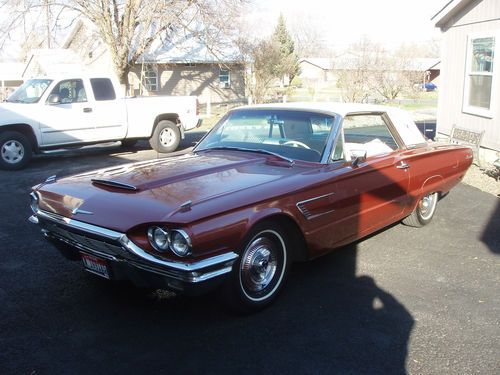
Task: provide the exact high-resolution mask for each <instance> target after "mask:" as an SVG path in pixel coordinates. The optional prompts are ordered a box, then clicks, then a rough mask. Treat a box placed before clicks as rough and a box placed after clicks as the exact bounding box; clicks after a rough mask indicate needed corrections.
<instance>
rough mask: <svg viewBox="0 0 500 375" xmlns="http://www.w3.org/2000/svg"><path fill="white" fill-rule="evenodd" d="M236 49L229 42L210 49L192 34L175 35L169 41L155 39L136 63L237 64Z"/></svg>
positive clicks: (238, 57)
mask: <svg viewBox="0 0 500 375" xmlns="http://www.w3.org/2000/svg"><path fill="white" fill-rule="evenodd" d="M242 61H243V59H242V56H241V54H240V52H239V50H238V48H237V47H236V46H235V45H234V44H232V43H230V42H227V41H226V42H220V43H218V47H217V49H211V48H209V47H208V46H207V45H206V44H204V43H202V42H201V41H200V40H199V39H198V38H197V37H196V36H195V35H193V34H177V35H175V36H173V37H172V38H171V39H170V40H168V41H165V40H160V39H157V40H156V41H155V42H153V44H152V45H151V47H150V48H149V49H148V51H146V52H145V53H144V54H143V55H142V57H140V58H139V59H138V61H137V63H156V64H161V63H238V62H242Z"/></svg>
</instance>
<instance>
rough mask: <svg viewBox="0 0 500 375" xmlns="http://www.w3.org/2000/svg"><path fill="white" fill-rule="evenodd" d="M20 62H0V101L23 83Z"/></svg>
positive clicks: (22, 65)
mask: <svg viewBox="0 0 500 375" xmlns="http://www.w3.org/2000/svg"><path fill="white" fill-rule="evenodd" d="M23 67H24V64H22V63H0V101H1V100H3V99H5V98H6V97H7V96H8V95H9V94H10V93H11V92H12V91H13V90H14V89H15V88H17V87H19V86H20V85H21V84H22V83H23V78H22V72H23Z"/></svg>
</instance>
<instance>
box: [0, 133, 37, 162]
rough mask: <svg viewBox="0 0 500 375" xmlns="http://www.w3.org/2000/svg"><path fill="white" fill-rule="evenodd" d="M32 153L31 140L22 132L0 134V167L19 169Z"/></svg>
mask: <svg viewBox="0 0 500 375" xmlns="http://www.w3.org/2000/svg"><path fill="white" fill-rule="evenodd" d="M32 155H33V150H32V145H31V142H30V141H29V139H28V138H27V137H26V136H25V135H24V134H22V133H19V132H16V131H7V132H5V133H1V134H0V168H2V169H7V170H17V169H21V168H23V167H24V166H25V165H26V164H27V163H28V162H29V161H30V159H31V157H32Z"/></svg>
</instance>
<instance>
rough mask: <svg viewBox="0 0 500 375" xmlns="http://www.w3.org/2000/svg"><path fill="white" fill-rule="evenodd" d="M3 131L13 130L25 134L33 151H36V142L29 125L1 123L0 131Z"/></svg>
mask: <svg viewBox="0 0 500 375" xmlns="http://www.w3.org/2000/svg"><path fill="white" fill-rule="evenodd" d="M5 131H15V132H18V133H21V134H23V135H25V136H26V137H27V138H28V139H29V141H30V142H31V147H32V149H33V151H38V142H37V140H36V136H35V133H34V132H33V129H32V128H31V126H29V125H27V124H13V125H2V127H0V133H3V132H5Z"/></svg>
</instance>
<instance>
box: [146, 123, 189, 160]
mask: <svg viewBox="0 0 500 375" xmlns="http://www.w3.org/2000/svg"><path fill="white" fill-rule="evenodd" d="M180 141H181V132H180V131H179V127H178V126H177V125H175V124H174V123H173V122H172V121H168V120H162V121H160V122H159V123H158V125H156V128H155V130H154V132H153V135H152V136H151V138H150V139H149V144H150V145H151V147H152V148H153V150H155V151H156V152H162V153H167V152H172V151H175V150H176V149H177V147H178V146H179V143H180Z"/></svg>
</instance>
